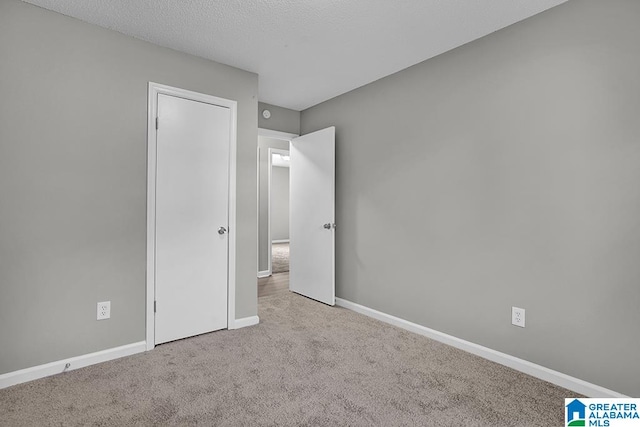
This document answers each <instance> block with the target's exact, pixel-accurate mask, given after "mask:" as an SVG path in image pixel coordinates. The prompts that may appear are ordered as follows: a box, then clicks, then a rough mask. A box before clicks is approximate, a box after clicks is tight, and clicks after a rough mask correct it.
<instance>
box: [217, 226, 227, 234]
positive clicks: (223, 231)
mask: <svg viewBox="0 0 640 427" xmlns="http://www.w3.org/2000/svg"><path fill="white" fill-rule="evenodd" d="M226 232H227V229H226V228H224V227H220V228H218V234H224V233H226Z"/></svg>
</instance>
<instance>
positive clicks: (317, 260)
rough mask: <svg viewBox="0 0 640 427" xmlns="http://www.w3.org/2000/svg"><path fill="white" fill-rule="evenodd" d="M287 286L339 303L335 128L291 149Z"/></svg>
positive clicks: (305, 137) (295, 142)
mask: <svg viewBox="0 0 640 427" xmlns="http://www.w3.org/2000/svg"><path fill="white" fill-rule="evenodd" d="M290 156H291V166H290V171H289V174H290V178H289V179H290V198H291V202H290V211H291V212H290V219H289V228H290V233H289V240H290V243H289V245H290V259H289V270H290V272H289V289H290V290H291V291H293V292H296V293H298V294H301V295H304V296H306V297H309V298H312V299H314V300H317V301H320V302H323V303H325V304H329V305H334V304H335V299H336V298H335V297H336V291H335V127H333V126H332V127H329V128H326V129H322V130H319V131H317V132H313V133H310V134H308V135H303V136H301V137H299V138H295V139H293V140H292V141H291V147H290Z"/></svg>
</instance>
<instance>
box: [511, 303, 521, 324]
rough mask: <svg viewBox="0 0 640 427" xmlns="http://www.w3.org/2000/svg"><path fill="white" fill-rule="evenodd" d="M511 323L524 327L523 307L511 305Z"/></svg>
mask: <svg viewBox="0 0 640 427" xmlns="http://www.w3.org/2000/svg"><path fill="white" fill-rule="evenodd" d="M511 324H512V325H515V326H520V327H521V328H524V308H518V307H511Z"/></svg>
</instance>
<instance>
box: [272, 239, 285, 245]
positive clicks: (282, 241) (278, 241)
mask: <svg viewBox="0 0 640 427" xmlns="http://www.w3.org/2000/svg"><path fill="white" fill-rule="evenodd" d="M273 243H289V239H284V240H272V241H271V244H273Z"/></svg>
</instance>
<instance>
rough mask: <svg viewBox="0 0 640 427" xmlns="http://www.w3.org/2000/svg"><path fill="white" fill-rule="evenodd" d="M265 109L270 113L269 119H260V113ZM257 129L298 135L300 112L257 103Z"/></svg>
mask: <svg viewBox="0 0 640 427" xmlns="http://www.w3.org/2000/svg"><path fill="white" fill-rule="evenodd" d="M264 109H267V110H269V111H270V112H271V117H269V118H268V119H265V118H264V117H262V111H263V110H264ZM258 127H259V128H261V129H271V130H277V131H280V132H287V133H294V134H296V135H299V134H300V112H299V111H295V110H290V109H288V108H283V107H278V106H275V105H271V104H265V103H264V102H259V103H258Z"/></svg>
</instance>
